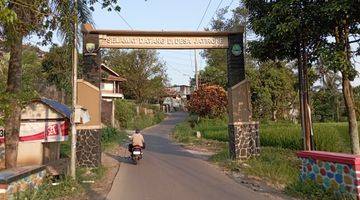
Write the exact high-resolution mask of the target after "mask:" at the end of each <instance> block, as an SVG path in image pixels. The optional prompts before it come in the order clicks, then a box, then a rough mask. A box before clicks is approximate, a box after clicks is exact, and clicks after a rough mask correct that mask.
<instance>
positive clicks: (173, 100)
mask: <svg viewBox="0 0 360 200" xmlns="http://www.w3.org/2000/svg"><path fill="white" fill-rule="evenodd" d="M165 94H166V95H165V96H164V98H163V99H164V100H163V105H164V106H166V108H167V111H170V112H171V111H178V110H186V101H187V99H188V97H189V96H190V95H191V88H190V86H187V85H174V86H172V87H168V88H166V89H165Z"/></svg>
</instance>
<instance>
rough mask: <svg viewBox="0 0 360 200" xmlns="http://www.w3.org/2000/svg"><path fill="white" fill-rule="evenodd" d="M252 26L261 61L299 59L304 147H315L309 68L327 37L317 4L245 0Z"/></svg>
mask: <svg viewBox="0 0 360 200" xmlns="http://www.w3.org/2000/svg"><path fill="white" fill-rule="evenodd" d="M245 5H246V7H247V8H248V9H249V13H250V18H249V19H250V23H251V28H252V30H253V31H254V33H255V34H257V35H258V36H260V37H259V39H258V40H256V41H253V42H251V43H250V44H249V48H250V51H251V53H252V55H253V56H254V57H256V58H258V59H260V60H269V59H270V60H290V61H292V60H297V64H298V72H299V83H300V84H299V85H300V90H299V91H300V94H299V96H300V110H301V113H302V120H301V121H302V127H303V129H302V130H303V134H304V148H305V149H307V150H310V149H312V143H311V134H310V133H311V124H310V105H309V97H308V88H309V81H308V76H307V71H308V69H309V68H310V67H311V64H312V62H313V60H314V59H315V58H316V54H315V53H314V52H315V50H316V48H317V46H318V44H319V42H320V41H322V40H324V38H325V37H324V34H323V33H324V29H322V26H324V24H323V23H324V22H323V21H322V20H323V18H322V16H321V14H320V13H319V12H317V9H318V8H319V7H318V6H319V5H318V4H317V3H316V2H315V3H310V2H307V1H301V0H291V1H287V0H280V1H251V0H246V1H245Z"/></svg>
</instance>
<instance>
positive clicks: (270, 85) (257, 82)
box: [247, 61, 297, 121]
mask: <svg viewBox="0 0 360 200" xmlns="http://www.w3.org/2000/svg"><path fill="white" fill-rule="evenodd" d="M247 76H248V77H249V79H250V80H252V81H251V85H250V86H251V91H252V105H253V111H254V117H256V118H259V119H267V118H271V119H272V120H274V121H276V120H277V119H278V118H281V119H285V118H286V117H288V115H289V112H290V109H292V108H293V104H294V102H295V99H296V97H297V95H296V90H295V89H294V87H295V83H296V78H295V75H294V73H293V71H292V70H291V69H290V68H288V67H286V64H285V63H284V62H274V61H268V62H264V63H261V64H260V65H259V67H257V68H255V67H253V68H248V69H247Z"/></svg>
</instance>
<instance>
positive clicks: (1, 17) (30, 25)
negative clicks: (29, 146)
mask: <svg viewBox="0 0 360 200" xmlns="http://www.w3.org/2000/svg"><path fill="white" fill-rule="evenodd" d="M68 2H72V3H68ZM81 3H83V5H84V6H89V8H90V9H93V7H92V5H94V4H95V3H101V4H102V6H103V8H108V9H110V10H111V9H112V8H111V6H112V5H113V4H116V3H117V0H113V1H108V0H84V1H81ZM63 5H65V7H64V6H63ZM66 5H68V6H66ZM72 5H73V1H61V0H51V1H45V0H21V1H19V0H12V1H8V0H0V11H1V12H0V31H1V34H2V35H4V36H5V39H6V45H7V48H8V50H9V52H10V58H9V67H8V78H7V86H6V93H7V97H8V102H7V105H8V106H7V107H8V108H11V110H10V109H6V110H5V132H6V134H5V139H6V142H5V151H6V154H5V165H6V168H11V167H15V166H16V160H17V146H18V141H19V130H20V113H21V102H20V100H19V98H18V97H19V96H20V95H21V93H22V89H21V85H22V84H21V79H22V65H21V60H22V40H23V38H24V37H25V36H27V35H29V34H32V33H36V34H38V35H40V36H43V38H44V43H46V41H50V40H51V38H52V35H53V32H54V31H55V30H57V29H58V28H59V27H62V25H67V23H66V22H65V23H62V22H63V21H64V19H70V20H65V21H67V22H69V21H72V18H73V15H66V14H67V13H71V8H72V7H73V6H72ZM60 8H66V9H68V10H70V11H69V12H64V10H61V11H59V10H58V9H60ZM78 8H81V7H78ZM115 9H117V10H119V7H118V6H116V7H115ZM64 14H65V15H64ZM77 14H78V15H79V16H81V12H78V10H77ZM70 24H71V23H70ZM70 26H71V25H70ZM60 30H61V28H60ZM68 33H70V32H68Z"/></svg>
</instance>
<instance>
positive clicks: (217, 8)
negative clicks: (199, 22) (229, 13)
mask: <svg viewBox="0 0 360 200" xmlns="http://www.w3.org/2000/svg"><path fill="white" fill-rule="evenodd" d="M223 1H224V0H221V1H220V2H219V4H218V6H217V7H216V10H215V12H214V14H213V15H212V16H211V18H210V20H211V19H213V18H214V16H215V15H216V13H217V11H218V10H219V8H220V6H221V4H222V2H223Z"/></svg>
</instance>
